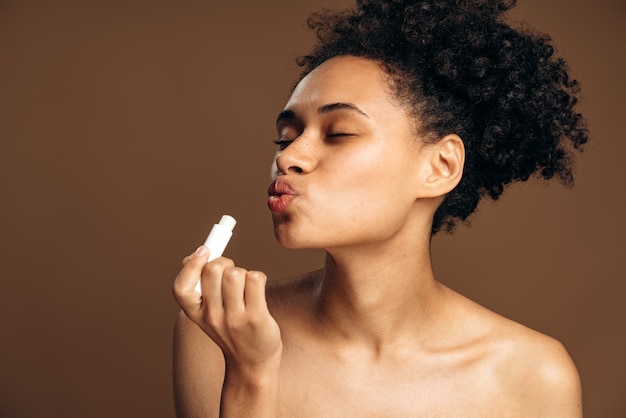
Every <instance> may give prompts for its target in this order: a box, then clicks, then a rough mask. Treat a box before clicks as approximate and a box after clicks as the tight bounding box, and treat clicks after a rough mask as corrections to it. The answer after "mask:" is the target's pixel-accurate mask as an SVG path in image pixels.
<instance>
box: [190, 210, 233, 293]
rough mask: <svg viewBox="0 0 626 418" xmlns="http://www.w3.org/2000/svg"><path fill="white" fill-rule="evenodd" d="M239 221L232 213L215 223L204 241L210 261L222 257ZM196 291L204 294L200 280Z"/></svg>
mask: <svg viewBox="0 0 626 418" xmlns="http://www.w3.org/2000/svg"><path fill="white" fill-rule="evenodd" d="M236 224H237V221H236V220H235V218H233V217H232V216H230V215H224V216H222V218H221V219H220V221H219V223H216V224H215V225H213V228H211V232H209V236H208V237H207V239H206V241H204V245H205V247H207V248H208V249H209V261H212V260H215V259H216V258H218V257H221V256H222V254H223V253H224V250H225V249H226V246H227V245H228V241H230V238H231V237H232V236H233V229H234V228H235V225H236ZM196 292H198V293H200V294H202V287H201V286H200V281H199V280H198V284H197V285H196Z"/></svg>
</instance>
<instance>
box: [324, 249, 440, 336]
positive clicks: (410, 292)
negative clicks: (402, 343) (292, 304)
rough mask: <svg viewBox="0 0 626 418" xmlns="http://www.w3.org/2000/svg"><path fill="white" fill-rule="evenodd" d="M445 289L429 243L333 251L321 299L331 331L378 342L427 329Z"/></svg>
mask: <svg viewBox="0 0 626 418" xmlns="http://www.w3.org/2000/svg"><path fill="white" fill-rule="evenodd" d="M440 295H441V290H440V286H439V285H438V283H437V282H436V281H435V278H434V275H433V271H432V264H431V259H430V248H429V243H428V242H422V243H420V244H418V245H414V246H406V245H401V246H395V248H389V249H387V250H386V251H385V250H384V249H383V250H382V251H381V248H376V249H368V248H359V249H358V250H356V249H352V250H335V251H330V252H329V253H328V254H327V257H326V263H325V267H324V277H323V280H322V283H321V287H320V292H319V298H318V303H317V311H318V317H319V319H320V321H321V323H322V324H323V326H324V330H325V333H326V334H327V335H334V336H335V337H337V338H342V339H345V340H350V341H354V340H363V341H367V342H368V343H369V344H371V345H373V346H375V347H382V346H385V345H388V344H390V343H391V342H392V341H393V340H400V339H403V338H404V337H406V335H407V334H406V333H416V332H420V330H421V331H423V332H426V330H427V328H428V326H429V323H431V322H432V320H433V318H434V317H435V316H436V315H435V311H436V309H437V305H438V300H439V299H440Z"/></svg>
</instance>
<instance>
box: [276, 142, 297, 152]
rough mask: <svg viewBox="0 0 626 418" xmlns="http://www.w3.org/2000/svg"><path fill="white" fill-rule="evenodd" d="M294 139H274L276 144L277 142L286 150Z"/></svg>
mask: <svg viewBox="0 0 626 418" xmlns="http://www.w3.org/2000/svg"><path fill="white" fill-rule="evenodd" d="M292 142H293V141H290V140H289V139H276V140H274V144H276V145H277V146H278V149H279V150H280V151H282V150H284V149H285V148H287V147H288V146H289V144H291V143H292Z"/></svg>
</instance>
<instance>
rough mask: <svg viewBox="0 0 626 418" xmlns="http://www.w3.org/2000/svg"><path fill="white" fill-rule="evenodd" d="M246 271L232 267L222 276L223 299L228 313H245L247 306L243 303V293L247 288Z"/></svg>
mask: <svg viewBox="0 0 626 418" xmlns="http://www.w3.org/2000/svg"><path fill="white" fill-rule="evenodd" d="M246 273H247V271H246V270H245V269H242V268H239V267H231V268H228V269H226V270H224V274H223V276H222V298H223V299H224V310H225V311H226V312H227V313H228V312H230V313H236V312H243V311H244V310H245V308H246V305H245V304H244V301H243V292H244V288H245V286H246Z"/></svg>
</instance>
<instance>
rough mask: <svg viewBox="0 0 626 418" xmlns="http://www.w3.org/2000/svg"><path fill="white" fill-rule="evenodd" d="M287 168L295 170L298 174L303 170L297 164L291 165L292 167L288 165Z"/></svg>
mask: <svg viewBox="0 0 626 418" xmlns="http://www.w3.org/2000/svg"><path fill="white" fill-rule="evenodd" d="M289 170H290V171H295V172H296V173H298V174H302V171H303V170H302V168H301V167H298V166H292V167H289Z"/></svg>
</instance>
